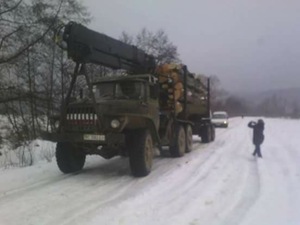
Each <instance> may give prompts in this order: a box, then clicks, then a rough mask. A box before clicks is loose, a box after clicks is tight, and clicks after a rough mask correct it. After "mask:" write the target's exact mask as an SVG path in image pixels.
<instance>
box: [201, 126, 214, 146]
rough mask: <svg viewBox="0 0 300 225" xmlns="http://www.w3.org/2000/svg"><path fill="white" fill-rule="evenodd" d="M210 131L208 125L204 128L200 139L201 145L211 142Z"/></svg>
mask: <svg viewBox="0 0 300 225" xmlns="http://www.w3.org/2000/svg"><path fill="white" fill-rule="evenodd" d="M211 130H212V128H211V126H209V125H206V126H205V128H204V130H203V133H202V135H201V139H202V142H203V143H209V142H210V141H211V138H212V136H211Z"/></svg>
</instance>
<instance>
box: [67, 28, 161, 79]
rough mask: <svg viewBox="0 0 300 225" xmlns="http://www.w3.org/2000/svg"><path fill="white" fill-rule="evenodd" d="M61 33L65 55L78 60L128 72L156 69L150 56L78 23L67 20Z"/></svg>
mask: <svg viewBox="0 0 300 225" xmlns="http://www.w3.org/2000/svg"><path fill="white" fill-rule="evenodd" d="M61 35H62V40H63V41H64V42H65V43H66V50H67V51H68V56H69V57H70V58H72V59H73V60H74V61H75V62H77V63H95V64H98V65H103V66H106V67H109V68H112V69H124V70H127V71H128V72H130V73H150V72H153V71H154V70H155V59H154V57H153V56H151V55H148V54H146V53H145V52H144V51H142V50H140V49H138V48H137V47H135V46H133V45H129V44H126V43H124V42H122V41H119V40H116V39H114V38H111V37H109V36H106V35H104V34H101V33H98V32H96V31H93V30H90V29H88V28H87V27H85V26H83V25H81V24H78V23H75V22H69V23H68V24H67V25H66V26H64V30H63V33H62V34H61Z"/></svg>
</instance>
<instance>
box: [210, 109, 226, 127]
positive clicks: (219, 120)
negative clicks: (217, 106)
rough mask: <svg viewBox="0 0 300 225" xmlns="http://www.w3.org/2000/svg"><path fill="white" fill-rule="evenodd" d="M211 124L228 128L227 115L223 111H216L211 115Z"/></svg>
mask: <svg viewBox="0 0 300 225" xmlns="http://www.w3.org/2000/svg"><path fill="white" fill-rule="evenodd" d="M212 123H213V124H214V125H215V126H216V127H228V114H227V112H225V111H216V112H214V113H213V114H212Z"/></svg>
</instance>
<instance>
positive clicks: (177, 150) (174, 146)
mask: <svg viewBox="0 0 300 225" xmlns="http://www.w3.org/2000/svg"><path fill="white" fill-rule="evenodd" d="M174 132H175V133H174V135H172V136H173V140H171V144H170V154H171V156H172V157H182V156H183V155H184V153H185V151H186V134H185V130H184V128H183V126H181V125H178V126H177V127H176V128H175V131H174Z"/></svg>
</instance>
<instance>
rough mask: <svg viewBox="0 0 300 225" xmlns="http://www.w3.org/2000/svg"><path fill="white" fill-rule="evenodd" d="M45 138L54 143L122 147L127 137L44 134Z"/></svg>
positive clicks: (117, 134) (110, 134)
mask: <svg viewBox="0 0 300 225" xmlns="http://www.w3.org/2000/svg"><path fill="white" fill-rule="evenodd" d="M43 138H44V139H46V140H49V141H53V142H73V143H74V142H76V143H89V144H98V145H107V146H120V145H124V144H125V135H124V134H123V133H109V134H95V133H86V134H82V133H80V134H79V133H78V134H77V133H45V134H43Z"/></svg>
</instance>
